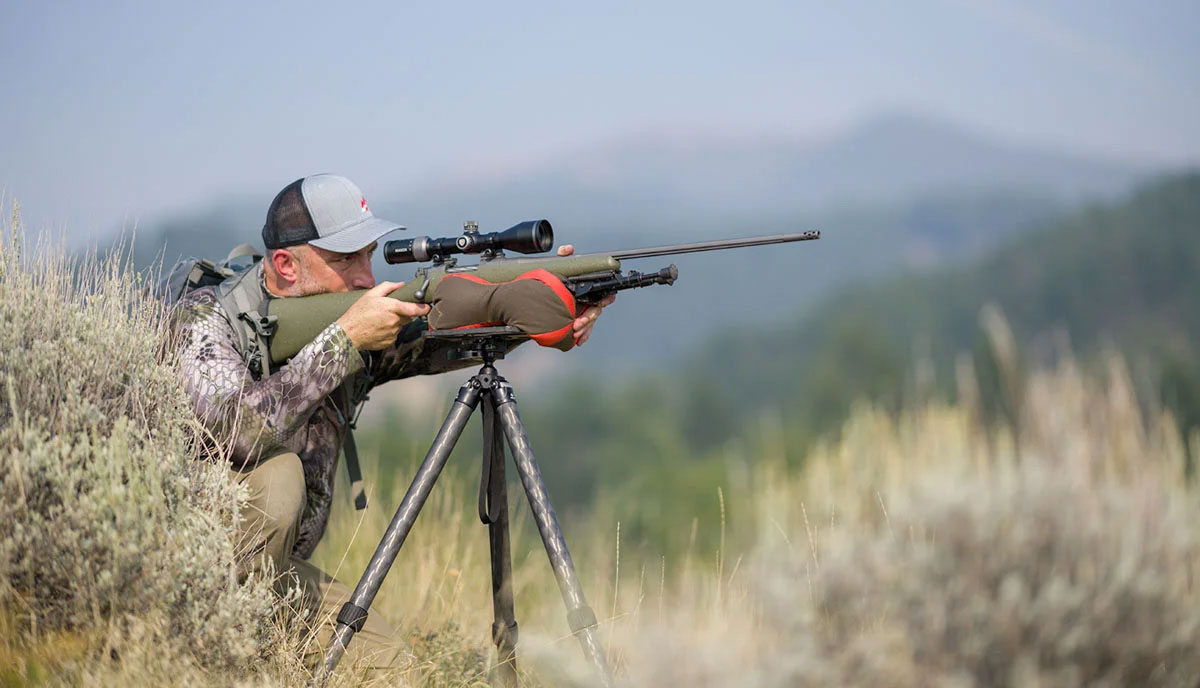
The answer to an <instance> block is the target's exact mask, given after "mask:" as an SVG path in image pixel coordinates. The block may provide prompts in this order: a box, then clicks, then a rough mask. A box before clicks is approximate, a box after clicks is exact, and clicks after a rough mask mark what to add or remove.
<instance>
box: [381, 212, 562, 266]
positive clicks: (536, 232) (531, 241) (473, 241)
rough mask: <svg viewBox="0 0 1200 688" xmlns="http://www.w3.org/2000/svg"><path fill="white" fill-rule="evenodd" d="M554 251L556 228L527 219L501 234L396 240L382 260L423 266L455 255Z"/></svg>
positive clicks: (389, 242)
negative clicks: (488, 252) (431, 261)
mask: <svg viewBox="0 0 1200 688" xmlns="http://www.w3.org/2000/svg"><path fill="white" fill-rule="evenodd" d="M552 248H554V228H553V227H551V226H550V222H549V221H548V220H527V221H525V222H522V223H520V224H515V225H513V226H512V227H509V228H508V229H506V230H504V231H502V232H489V233H487V234H480V233H479V232H469V231H468V232H463V233H462V234H461V235H459V236H457V237H454V238H445V239H433V238H430V237H427V236H423V237H415V238H412V239H396V240H395V241H388V242H385V243H384V244H383V259H384V260H385V261H387V262H388V263H391V264H395V263H421V262H425V261H427V260H440V259H441V258H444V257H446V256H448V255H451V254H454V253H483V252H484V251H515V252H517V253H545V252H546V251H549V250H550V249H552Z"/></svg>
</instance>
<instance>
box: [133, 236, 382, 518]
mask: <svg viewBox="0 0 1200 688" xmlns="http://www.w3.org/2000/svg"><path fill="white" fill-rule="evenodd" d="M262 259H263V255H262V254H261V253H259V252H258V251H257V250H255V249H254V247H253V246H251V245H250V244H242V245H240V246H238V247H236V248H234V249H233V250H232V251H230V252H229V255H228V256H226V257H225V260H223V261H221V262H219V263H218V262H215V261H212V260H209V259H207V258H194V257H190V256H189V257H187V258H181V259H179V261H178V262H176V263H175V265H174V266H172V268H171V269H170V271H168V272H167V274H166V276H165V277H163V279H162V280H160V281H159V283H158V285H157V286H156V287H154V291H153V295H154V296H155V297H156V298H158V299H161V300H162V301H163V302H165V303H166V304H167V305H168V306H170V305H174V304H176V303H178V302H179V300H180V299H182V298H183V297H184V296H186V295H188V294H189V293H191V292H193V291H195V290H197V289H200V288H203V287H212V286H215V287H216V290H215V291H216V297H217V301H218V302H219V303H220V304H221V308H223V309H224V310H225V314H226V315H228V316H229V319H230V322H232V323H233V326H234V327H233V330H234V332H236V333H237V337H238V350H239V351H240V352H241V354H242V360H244V361H245V362H246V366H247V367H248V368H249V369H250V375H251V376H252V377H253V378H254V379H255V380H261V379H263V378H264V377H266V376H268V375H270V374H271V356H270V338H271V335H273V334H275V323H276V320H277V318H276V317H275V316H274V315H263V311H264V310H266V308H265V306H266V302H267V300H266V298H264V297H263V293H262V288H261V287H260V286H259V283H258V279H256V277H257V275H258V270H255V269H254V268H255V267H256V266H257V265H258V264H259V263H261V262H262ZM364 399H365V397H364ZM358 403H360V401H359V400H355V401H354V402H352V404H353V405H354V406H357V405H358ZM356 416H357V414H352V417H356ZM353 428H354V423H353V421H352V422H351V423H350V424H349V425H348V426H347V428H346V438H345V442H344V444H343V454H344V455H345V458H346V472H347V473H348V474H349V476H350V492H351V495H352V496H353V498H354V507H355V508H356V509H365V508H366V507H367V496H366V492H365V490H364V489H363V483H362V469H361V467H360V466H359V463H358V450H357V448H356V447H355V444H354V432H353Z"/></svg>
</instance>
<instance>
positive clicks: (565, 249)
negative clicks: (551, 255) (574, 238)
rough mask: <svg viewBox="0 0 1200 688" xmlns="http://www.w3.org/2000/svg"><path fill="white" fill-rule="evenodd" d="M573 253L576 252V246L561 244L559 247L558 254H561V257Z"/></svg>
mask: <svg viewBox="0 0 1200 688" xmlns="http://www.w3.org/2000/svg"><path fill="white" fill-rule="evenodd" d="M573 253H575V247H574V246H572V245H571V244H563V245H562V246H559V247H558V255H559V257H562V256H569V255H571V254H573Z"/></svg>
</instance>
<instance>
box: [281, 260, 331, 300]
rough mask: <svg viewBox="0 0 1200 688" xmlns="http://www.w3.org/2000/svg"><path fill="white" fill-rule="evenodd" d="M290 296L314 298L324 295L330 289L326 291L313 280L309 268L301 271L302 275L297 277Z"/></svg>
mask: <svg viewBox="0 0 1200 688" xmlns="http://www.w3.org/2000/svg"><path fill="white" fill-rule="evenodd" d="M290 291H291V292H292V294H290V296H312V295H314V294H324V293H325V292H327V291H328V289H324V288H323V287H321V285H320V284H317V281H316V280H315V279H313V276H312V274H311V273H310V272H309V271H308V266H304V269H302V270H300V274H298V275H296V283H295V284H293V285H292V288H291V290H290Z"/></svg>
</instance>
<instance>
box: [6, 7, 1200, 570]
mask: <svg viewBox="0 0 1200 688" xmlns="http://www.w3.org/2000/svg"><path fill="white" fill-rule="evenodd" d="M1198 32H1200V6H1198V5H1197V4H1196V3H1193V2H1184V1H1164V2H1156V3H1151V4H1144V3H1142V4H1133V3H1124V2H1110V1H1107V0H1104V1H1099V2H1091V3H1086V4H1080V3H1076V2H1064V1H1058V0H1055V1H1051V2H1031V1H1020V2H998V1H993V0H914V1H913V2H906V3H892V2H882V1H880V2H867V1H861V0H858V1H853V2H846V3H836V4H830V3H797V2H747V3H739V4H738V5H737V6H736V8H735V7H734V6H732V5H728V4H719V3H695V2H687V3H684V2H679V3H643V2H636V3H634V2H628V3H625V2H620V3H602V4H591V5H578V4H574V3H571V4H563V3H527V4H522V5H521V6H519V7H518V6H513V5H511V4H496V3H453V4H450V5H444V4H436V3H435V4H432V5H429V4H426V5H408V4H402V3H391V2H378V3H363V4H358V5H354V6H346V5H342V4H335V3H305V2H296V3H252V4H246V3H233V2H211V3H193V4H190V5H186V6H181V5H176V4H174V3H167V4H157V3H141V2H111V3H84V2H60V3H5V5H4V6H3V8H2V9H0V64H3V65H4V70H3V72H4V80H3V88H2V89H0V93H2V94H3V95H2V96H0V97H2V98H3V100H4V107H2V108H0V188H3V193H4V195H5V196H6V197H7V199H9V200H10V201H11V200H16V201H18V202H19V204H20V212H21V215H22V218H23V221H24V223H25V225H26V226H27V227H28V228H29V229H30V230H31V231H33V232H35V233H38V234H42V233H45V234H52V235H55V236H60V237H63V238H65V240H66V241H67V242H69V244H70V245H71V246H72V247H73V248H74V249H75V250H79V251H83V250H85V249H88V248H98V249H100V250H105V249H106V248H107V247H109V246H110V245H112V244H113V243H114V242H115V241H118V240H119V239H120V238H122V237H124V238H125V239H126V240H128V239H130V238H133V240H134V245H133V258H134V261H135V263H136V264H137V266H138V267H140V268H141V267H148V266H152V265H154V264H156V263H163V264H166V265H168V266H169V265H171V264H172V263H173V262H174V261H175V260H176V258H177V257H178V256H180V255H196V256H209V257H218V258H219V257H221V256H223V255H224V254H225V253H226V252H227V251H228V249H229V248H231V247H232V246H234V245H236V244H239V243H241V242H243V241H253V242H256V243H260V242H261V239H260V238H259V232H260V228H261V225H262V222H263V218H264V216H265V212H266V208H267V205H268V204H269V202H270V200H271V198H272V197H273V196H274V194H275V193H276V192H277V191H278V190H279V189H280V188H282V187H283V186H284V185H286V184H287V183H289V182H291V181H292V180H294V179H296V178H298V177H301V176H304V175H307V174H312V173H317V172H334V173H338V174H343V175H346V176H348V177H350V178H351V179H353V180H355V181H356V182H357V183H358V184H359V185H360V186H361V187H362V189H363V190H364V192H365V194H366V196H367V198H368V200H369V202H370V204H371V207H372V209H373V210H374V211H375V212H376V214H377V215H379V216H381V217H385V218H389V219H394V220H396V221H398V222H401V223H404V224H406V225H407V226H408V228H409V229H408V233H409V234H428V235H432V236H448V235H454V234H456V233H458V232H459V231H461V226H462V222H463V221H464V220H477V221H479V223H480V226H481V227H482V228H483V229H485V230H497V229H503V228H505V227H508V226H509V225H511V224H514V223H516V222H518V221H522V220H525V219H531V218H537V217H545V218H548V219H550V220H551V221H552V222H553V224H554V226H555V228H556V233H557V237H558V240H559V243H560V244H561V243H572V244H574V245H575V246H576V247H577V249H578V250H581V251H592V250H602V249H616V248H622V247H636V246H643V245H654V244H660V243H673V242H681V241H689V240H702V239H711V238H717V237H725V236H744V235H749V234H763V233H775V232H785V231H801V230H808V229H819V230H821V231H822V232H823V237H822V239H821V241H819V242H816V243H807V244H800V245H790V246H783V247H772V248H758V249H747V250H742V251H737V252H727V253H720V254H704V255H697V256H685V257H680V258H677V259H675V262H676V263H677V264H678V265H679V268H680V272H681V278H680V280H679V281H678V283H677V284H676V285H675V286H674V287H671V288H656V289H648V290H643V291H641V292H628V293H625V294H623V295H622V296H621V298H620V299H619V300H618V302H617V304H616V305H615V306H613V307H612V308H610V309H608V311H606V313H605V315H604V318H603V320H602V321H601V322H600V324H599V327H598V329H597V331H596V333H595V336H594V337H593V339H592V340H591V341H590V342H589V343H588V344H587V345H586V346H585V347H583V348H582V349H581V350H578V351H574V352H571V353H569V354H560V353H558V352H555V351H549V350H539V349H537V348H536V347H534V346H532V345H529V346H526V347H524V348H523V349H522V350H520V351H519V352H517V354H516V355H514V356H513V357H512V359H511V360H510V361H507V362H506V363H505V365H504V368H503V369H502V370H504V372H506V373H507V374H508V376H509V377H510V379H512V380H513V381H514V382H515V383H516V385H517V389H518V392H519V393H520V394H521V396H520V399H521V401H522V409H523V413H524V414H525V417H526V421H527V424H528V425H529V427H530V429H531V432H532V434H533V437H534V446H535V447H536V448H537V450H538V453H539V456H541V457H542V462H543V463H544V464H545V465H546V473H547V477H548V479H549V480H550V483H551V487H552V489H553V490H554V494H555V496H556V499H557V501H558V502H559V503H560V504H561V505H563V507H564V508H568V509H585V508H588V507H589V506H590V505H593V504H594V502H595V500H596V499H598V498H601V497H603V498H604V499H610V500H616V501H617V502H619V503H624V504H627V505H628V506H629V508H628V509H624V510H623V508H622V507H621V506H620V504H618V506H616V507H614V508H616V509H617V513H625V514H626V516H625V518H626V523H627V525H626V537H627V538H630V539H631V541H633V542H638V541H641V542H643V543H645V545H646V546H647V547H649V548H652V549H653V548H656V547H668V545H667V544H665V540H664V539H663V538H664V537H665V535H664V534H663V531H672V530H673V529H674V530H677V528H676V526H675V525H674V524H671V523H665V524H664V521H663V519H662V512H663V511H666V512H672V513H674V512H678V513H682V514H684V516H683V517H682V518H684V522H685V523H686V522H687V521H690V519H691V518H692V510H689V509H688V508H686V506H681V507H678V508H676V507H674V506H672V507H669V508H668V507H663V508H662V509H658V508H656V509H653V510H652V511H654V512H655V514H657V515H656V516H653V517H646V518H645V519H642V518H640V517H638V516H637V515H636V514H637V513H638V512H641V511H645V509H644V508H641V509H639V508H635V507H638V506H639V505H640V506H641V507H645V505H646V504H649V503H657V504H672V505H687V504H690V503H691V502H693V501H703V503H704V504H708V502H711V501H712V499H713V494H714V493H713V491H714V489H715V488H716V487H717V486H720V485H725V484H727V483H728V482H729V481H730V480H731V477H730V476H731V475H732V474H731V469H730V467H729V465H728V462H727V461H726V460H725V458H724V457H725V453H726V449H727V448H728V446H730V443H734V444H736V443H738V442H740V441H743V440H746V439H747V438H748V437H753V436H756V435H757V434H758V433H759V432H760V429H761V427H762V424H763V423H767V424H770V425H771V427H776V426H778V427H779V428H781V430H780V432H781V433H782V436H783V440H781V441H782V442H783V446H785V447H786V452H785V453H786V454H787V456H788V457H789V458H788V460H789V461H791V462H794V463H799V462H802V457H803V456H804V455H805V453H806V451H807V450H808V448H809V447H810V446H812V444H813V443H814V442H816V441H818V440H819V439H821V438H825V437H834V436H836V435H837V433H838V432H839V429H840V427H841V424H842V423H843V421H844V420H845V418H846V416H847V414H848V413H849V411H850V409H851V407H852V405H853V404H854V403H855V402H856V401H865V402H868V403H873V404H877V405H880V406H881V407H882V408H885V409H892V410H898V409H900V408H902V407H904V406H905V405H906V404H910V403H914V402H922V401H924V400H927V399H930V398H942V399H948V400H952V401H953V400H956V399H960V397H961V394H962V393H963V390H962V385H961V384H960V383H961V376H957V377H956V371H959V372H961V369H962V366H963V365H969V366H971V367H972V368H973V370H974V371H975V372H976V374H977V377H978V386H979V388H980V391H979V393H980V394H981V395H982V398H983V401H982V402H980V403H981V404H982V405H983V407H984V408H985V409H986V408H991V409H994V410H995V412H996V413H1002V412H1004V404H1003V403H1002V399H1000V397H999V396H997V395H999V394H1000V391H1002V387H1003V383H1002V381H1001V380H1000V378H999V373H997V370H998V368H997V365H996V363H995V362H994V361H993V360H992V359H991V358H990V356H991V353H990V352H992V349H991V348H989V347H990V345H989V344H988V339H987V334H986V332H985V331H984V329H982V328H981V327H980V314H981V312H982V309H984V307H985V306H988V305H989V304H990V305H994V306H995V308H996V311H997V312H999V313H1001V314H1003V317H1004V318H1006V320H1007V322H1008V323H1009V325H1010V326H1011V330H1012V333H1013V337H1014V338H1015V342H1016V347H1017V348H1018V350H1019V351H1020V352H1021V361H1022V365H1028V366H1037V365H1040V364H1042V363H1045V362H1047V361H1050V360H1052V359H1054V358H1055V357H1056V356H1057V355H1058V354H1061V353H1062V352H1063V351H1064V350H1069V351H1073V352H1075V353H1077V354H1078V355H1079V356H1080V357H1081V359H1082V360H1084V361H1085V362H1086V361H1088V360H1094V358H1095V357H1096V356H1098V355H1099V354H1101V353H1102V352H1106V351H1112V350H1115V351H1118V352H1120V353H1121V354H1122V355H1123V356H1125V357H1126V358H1127V360H1128V361H1129V363H1130V368H1131V370H1132V371H1133V373H1132V375H1133V378H1134V381H1135V386H1136V388H1137V389H1138V391H1139V397H1138V398H1139V399H1140V400H1141V402H1140V403H1143V404H1147V405H1152V406H1153V405H1158V406H1162V407H1165V408H1167V409H1169V410H1171V412H1172V413H1173V414H1174V416H1175V418H1176V419H1177V421H1178V424H1179V426H1180V432H1181V436H1182V437H1183V438H1185V439H1186V438H1187V437H1188V436H1189V434H1190V433H1191V432H1192V431H1193V430H1194V429H1195V428H1196V427H1197V426H1198V424H1200V366H1198V364H1197V356H1196V354H1197V342H1198V341H1200V309H1197V308H1196V299H1197V297H1198V296H1200V278H1198V277H1197V274H1198V273H1200V248H1198V247H1200V232H1198V231H1197V230H1198V229H1200V222H1198V220H1200V175H1198V174H1197V172H1196V169H1197V167H1196V166H1197V164H1200V128H1198V127H1197V125H1196V123H1197V122H1198V121H1200V69H1198V67H1200V43H1197V41H1196V40H1195V38H1196V35H1197V33H1198ZM666 262H667V261H659V262H654V261H652V260H650V261H644V264H642V265H636V266H631V267H638V268H642V269H645V268H658V267H662V265H660V264H659V263H662V264H664V265H665V263H666ZM410 275H411V268H407V267H400V266H397V267H391V266H385V265H383V264H382V263H381V264H380V265H379V266H378V269H377V276H378V277H380V278H387V279H393V280H404V279H408V278H409V277H410ZM462 377H463V376H462V375H461V374H450V375H448V376H442V378H440V379H432V380H429V379H423V380H411V381H406V382H402V383H399V384H394V385H391V386H390V387H392V388H394V389H384V390H380V393H379V394H377V395H376V397H375V399H374V401H373V405H372V406H371V408H370V409H369V410H368V414H367V416H366V421H365V426H366V430H365V432H364V434H365V435H367V436H368V438H369V439H368V440H366V441H365V443H366V446H367V452H368V453H371V454H373V455H376V456H377V457H378V458H379V460H380V465H381V469H380V470H381V471H383V472H385V473H387V468H386V467H387V466H389V465H393V464H392V463H390V460H391V459H390V457H397V456H403V457H409V455H410V454H418V455H419V453H420V447H423V446H424V445H425V443H426V442H427V441H428V438H429V437H430V436H431V434H432V432H433V430H434V428H435V427H436V424H437V422H438V420H439V419H440V416H441V414H442V413H443V412H444V409H445V408H446V407H447V405H448V403H449V399H450V397H449V394H450V392H449V390H451V389H452V388H454V387H456V386H457V385H458V384H459V383H460V381H461V378H462ZM989 399H991V400H993V401H988V400H989ZM472 441H474V439H473V438H472ZM469 451H470V442H468V446H467V447H465V448H464V449H463V450H460V452H459V453H460V454H468V455H469ZM408 460H409V459H408V458H404V459H403V460H401V459H396V461H401V462H402V463H403V462H404V461H408ZM464 460H465V459H464ZM381 479H383V478H381ZM710 507H711V505H709V506H706V507H705V508H706V509H710ZM710 510H711V509H710ZM685 529H686V528H685Z"/></svg>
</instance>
